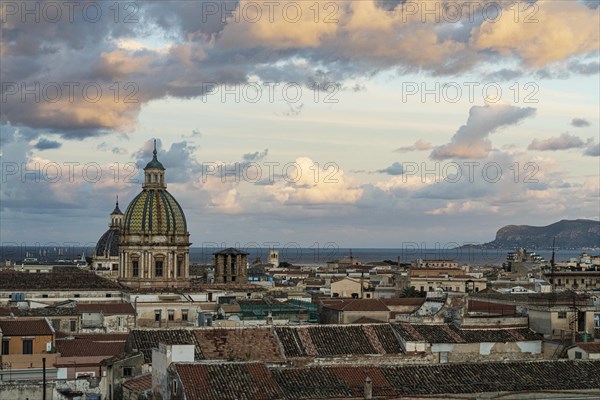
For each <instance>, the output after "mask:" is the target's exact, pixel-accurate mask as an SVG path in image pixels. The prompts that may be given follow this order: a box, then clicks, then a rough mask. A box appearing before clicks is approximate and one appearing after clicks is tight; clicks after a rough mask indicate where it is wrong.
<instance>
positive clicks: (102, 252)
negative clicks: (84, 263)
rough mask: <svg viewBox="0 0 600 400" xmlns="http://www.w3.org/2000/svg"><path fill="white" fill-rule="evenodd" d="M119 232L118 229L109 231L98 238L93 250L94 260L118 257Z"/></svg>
mask: <svg viewBox="0 0 600 400" xmlns="http://www.w3.org/2000/svg"><path fill="white" fill-rule="evenodd" d="M120 235H121V232H120V231H119V230H118V229H109V230H107V231H106V232H104V235H102V236H101V237H100V240H98V243H97V244H96V249H95V250H94V254H93V257H94V258H109V257H118V256H119V236H120Z"/></svg>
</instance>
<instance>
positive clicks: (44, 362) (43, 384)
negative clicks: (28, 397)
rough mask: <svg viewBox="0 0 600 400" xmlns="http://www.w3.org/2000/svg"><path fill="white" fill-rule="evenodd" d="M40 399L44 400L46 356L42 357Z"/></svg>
mask: <svg viewBox="0 0 600 400" xmlns="http://www.w3.org/2000/svg"><path fill="white" fill-rule="evenodd" d="M42 382H43V383H42V400H46V357H44V358H42Z"/></svg>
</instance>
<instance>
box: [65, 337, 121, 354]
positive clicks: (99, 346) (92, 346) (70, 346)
mask: <svg viewBox="0 0 600 400" xmlns="http://www.w3.org/2000/svg"><path fill="white" fill-rule="evenodd" d="M124 348H125V342H124V341H121V342H95V341H93V340H81V339H59V340H57V341H56V350H57V351H58V352H59V353H60V355H61V356H62V357H97V356H106V357H107V358H109V357H113V356H115V355H116V354H119V353H121V352H122V351H123V350H124Z"/></svg>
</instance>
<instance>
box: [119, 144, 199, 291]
mask: <svg viewBox="0 0 600 400" xmlns="http://www.w3.org/2000/svg"><path fill="white" fill-rule="evenodd" d="M190 245H191V243H190V234H189V232H188V230H187V223H186V219H185V214H184V213H183V209H182V208H181V206H180V205H179V203H178V202H177V200H175V198H174V197H173V196H172V195H171V194H170V193H169V192H168V191H167V185H166V180H165V168H164V167H163V165H162V164H161V163H160V161H158V158H157V151H156V141H155V142H154V152H153V158H152V160H151V161H150V162H149V163H148V164H147V165H146V167H145V168H144V183H143V185H142V191H141V192H140V193H139V194H138V195H137V196H136V197H135V198H134V199H133V200H132V201H131V202H130V203H129V205H128V206H127V209H126V210H125V214H124V216H123V221H122V224H121V229H120V237H119V246H118V249H119V250H118V252H119V261H118V262H119V278H118V280H119V282H120V283H122V284H124V285H126V286H128V287H131V288H180V287H187V286H189V249H190Z"/></svg>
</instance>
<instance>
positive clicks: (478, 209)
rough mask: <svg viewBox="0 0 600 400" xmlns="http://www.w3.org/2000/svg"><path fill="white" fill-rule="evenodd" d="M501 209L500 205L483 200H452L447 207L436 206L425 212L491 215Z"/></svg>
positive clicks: (432, 213) (430, 213) (434, 213)
mask: <svg viewBox="0 0 600 400" xmlns="http://www.w3.org/2000/svg"><path fill="white" fill-rule="evenodd" d="M499 210H500V207H498V206H490V205H489V204H486V202H482V201H466V202H453V201H450V202H448V203H447V204H446V206H445V207H441V208H436V209H434V210H431V211H426V212H425V214H429V215H455V214H469V215H489V214H495V213H497V212H498V211H499Z"/></svg>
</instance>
